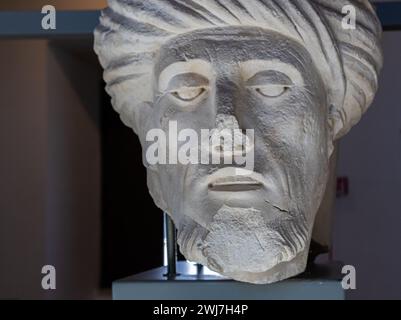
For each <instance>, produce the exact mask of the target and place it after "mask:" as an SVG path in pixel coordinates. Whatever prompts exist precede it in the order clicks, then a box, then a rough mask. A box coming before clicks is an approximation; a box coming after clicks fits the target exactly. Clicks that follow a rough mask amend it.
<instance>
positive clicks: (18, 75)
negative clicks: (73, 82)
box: [0, 41, 48, 299]
mask: <svg viewBox="0 0 401 320" xmlns="http://www.w3.org/2000/svg"><path fill="white" fill-rule="evenodd" d="M27 50H29V52H30V54H29V55H27V54H26V52H27ZM45 68H46V42H44V41H24V42H22V41H7V42H5V41H0V70H2V73H1V76H0V92H1V102H0V150H1V151H0V152H1V156H0V177H1V178H0V298H10V299H17V298H18V299H20V298H29V297H36V298H41V297H44V294H45V292H44V291H43V290H42V289H41V286H40V284H41V277H42V276H41V268H42V266H43V265H45V264H46V262H47V261H46V252H45V250H44V248H45V246H44V244H45V240H46V239H45V229H46V223H45V222H46V206H47V204H46V189H47V163H48V159H47V150H48V148H47V147H48V145H47V137H48V121H47V119H48V112H47V111H48V105H47V101H46V100H47V99H46V92H47V88H46V74H44V73H43V70H44V69H45Z"/></svg>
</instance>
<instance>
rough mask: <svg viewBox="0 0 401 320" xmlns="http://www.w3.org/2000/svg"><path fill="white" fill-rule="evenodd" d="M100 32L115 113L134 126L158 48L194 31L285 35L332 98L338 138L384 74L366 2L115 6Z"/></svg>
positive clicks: (146, 1)
mask: <svg viewBox="0 0 401 320" xmlns="http://www.w3.org/2000/svg"><path fill="white" fill-rule="evenodd" d="M108 3H109V7H108V8H106V9H105V10H104V11H103V12H102V16H101V18H100V25H99V26H98V27H97V29H96V30H95V51H96V53H97V54H98V56H99V59H100V62H101V64H102V66H103V68H104V69H105V73H104V78H105V81H106V83H107V86H106V89H107V91H108V93H109V94H110V95H111V96H112V103H113V106H114V108H115V109H116V110H117V111H118V112H119V113H120V114H121V117H122V119H123V121H124V122H125V123H126V124H127V125H130V126H132V127H135V125H134V119H133V117H134V112H133V108H135V107H136V106H137V105H138V104H140V103H143V102H151V101H152V100H153V86H152V83H153V80H152V76H153V67H154V65H155V63H156V59H157V54H158V52H159V50H160V47H161V46H162V45H163V44H164V43H166V42H167V41H168V40H170V39H172V38H174V37H176V36H178V35H181V34H184V33H188V32H191V31H196V30H202V29H210V28H218V27H228V26H252V27H259V28H263V29H267V30H272V31H276V32H279V33H281V34H283V35H285V36H287V37H290V38H293V39H295V40H296V41H298V42H300V43H302V44H303V45H304V46H305V48H306V49H307V50H308V51H309V52H310V53H311V56H312V59H313V60H314V62H315V65H316V67H317V69H318V70H319V71H320V74H321V76H322V79H323V81H324V83H325V85H326V89H327V93H328V99H329V101H328V104H329V105H328V114H329V119H330V124H331V125H332V130H333V135H334V138H340V137H341V136H343V135H344V134H345V133H347V132H348V131H349V129H350V128H351V127H352V126H353V125H355V124H356V123H357V122H358V121H359V120H360V118H361V116H362V115H363V113H364V112H365V111H366V110H367V109H368V107H369V106H370V104H371V103H372V100H373V98H374V95H375V93H376V91H377V86H378V74H379V72H380V69H381V67H382V52H381V46H380V40H381V33H382V30H381V26H380V22H379V20H378V18H377V16H376V14H375V12H374V10H373V8H372V7H371V5H370V4H369V2H368V1H367V0H348V1H346V0H109V1H108ZM346 5H352V6H353V7H354V8H355V9H356V29H344V28H343V27H342V22H343V20H344V17H345V14H343V13H342V10H343V8H344V6H346Z"/></svg>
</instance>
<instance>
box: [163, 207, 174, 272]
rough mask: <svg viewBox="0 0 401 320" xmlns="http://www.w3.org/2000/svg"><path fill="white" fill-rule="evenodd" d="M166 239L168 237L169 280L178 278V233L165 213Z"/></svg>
mask: <svg viewBox="0 0 401 320" xmlns="http://www.w3.org/2000/svg"><path fill="white" fill-rule="evenodd" d="M165 217H166V237H167V277H168V278H169V279H171V278H175V277H176V276H177V233H176V230H175V226H174V222H173V220H172V219H171V218H170V217H169V215H168V214H166V213H165Z"/></svg>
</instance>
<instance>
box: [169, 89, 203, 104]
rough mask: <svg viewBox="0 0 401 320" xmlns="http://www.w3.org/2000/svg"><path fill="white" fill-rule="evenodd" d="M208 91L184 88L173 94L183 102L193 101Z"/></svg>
mask: <svg viewBox="0 0 401 320" xmlns="http://www.w3.org/2000/svg"><path fill="white" fill-rule="evenodd" d="M205 91H206V89H205V88H189V87H184V88H181V89H179V90H176V91H173V92H171V94H172V95H173V96H174V97H176V98H177V99H180V100H182V101H187V102H189V101H193V100H195V99H196V98H198V97H200V96H201V95H202V94H203V93H204V92H205Z"/></svg>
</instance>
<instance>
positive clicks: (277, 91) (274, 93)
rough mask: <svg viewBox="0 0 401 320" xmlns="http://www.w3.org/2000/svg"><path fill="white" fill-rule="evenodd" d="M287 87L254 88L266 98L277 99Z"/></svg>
mask: <svg viewBox="0 0 401 320" xmlns="http://www.w3.org/2000/svg"><path fill="white" fill-rule="evenodd" d="M288 89H289V87H287V86H283V85H270V86H264V87H258V88H256V91H257V92H258V93H259V94H261V95H262V96H264V97H267V98H277V97H280V96H281V95H283V94H284V93H285V92H286V91H287V90H288Z"/></svg>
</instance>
